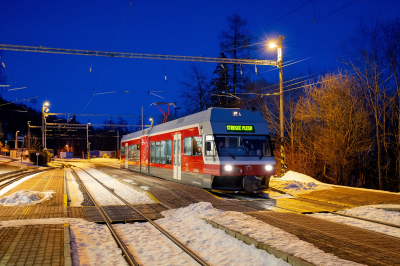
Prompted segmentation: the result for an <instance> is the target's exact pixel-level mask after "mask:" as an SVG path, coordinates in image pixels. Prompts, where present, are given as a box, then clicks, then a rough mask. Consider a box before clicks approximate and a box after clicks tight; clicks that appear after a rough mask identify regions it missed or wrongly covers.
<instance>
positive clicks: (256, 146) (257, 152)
mask: <svg viewBox="0 0 400 266" xmlns="http://www.w3.org/2000/svg"><path fill="white" fill-rule="evenodd" d="M215 144H216V145H217V150H218V155H219V156H221V157H229V156H230V157H232V158H234V157H236V156H245V157H260V158H261V157H264V156H265V157H269V156H272V152H271V148H270V142H269V138H268V136H252V135H246V136H240V135H230V136H218V135H216V136H215Z"/></svg>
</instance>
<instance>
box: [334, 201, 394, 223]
mask: <svg viewBox="0 0 400 266" xmlns="http://www.w3.org/2000/svg"><path fill="white" fill-rule="evenodd" d="M373 206H375V207H377V206H379V205H373ZM339 213H343V214H347V215H352V216H358V217H363V218H368V219H371V220H376V221H380V222H385V223H389V224H396V225H400V212H395V211H385V210H382V209H375V208H372V207H371V206H361V207H356V208H352V209H348V210H343V211H339Z"/></svg>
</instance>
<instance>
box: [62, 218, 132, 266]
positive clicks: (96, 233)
mask: <svg viewBox="0 0 400 266" xmlns="http://www.w3.org/2000/svg"><path fill="white" fill-rule="evenodd" d="M70 229H71V231H70V239H71V255H72V265H128V264H127V262H126V261H125V259H124V257H123V256H122V251H121V249H120V248H119V247H118V246H117V243H116V242H115V240H114V238H113V237H112V235H111V233H110V231H109V229H108V228H107V226H106V225H99V224H95V223H90V222H84V223H72V224H70Z"/></svg>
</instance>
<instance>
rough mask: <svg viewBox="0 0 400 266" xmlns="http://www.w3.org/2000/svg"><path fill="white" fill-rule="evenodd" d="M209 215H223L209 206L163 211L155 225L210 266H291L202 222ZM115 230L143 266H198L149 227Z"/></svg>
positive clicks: (138, 225)
mask: <svg viewBox="0 0 400 266" xmlns="http://www.w3.org/2000/svg"><path fill="white" fill-rule="evenodd" d="M210 211H211V212H216V213H219V212H221V211H219V210H216V209H214V208H213V207H212V205H211V204H210V203H205V202H202V203H197V204H192V205H190V206H188V207H186V208H181V209H175V210H168V211H164V212H162V214H163V215H164V216H165V218H163V219H159V220H157V221H156V222H157V223H158V224H159V225H160V226H162V227H163V228H164V229H166V230H167V231H169V232H170V233H171V234H172V235H174V236H175V237H176V238H178V239H179V241H180V242H181V243H184V244H185V245H186V246H187V247H189V248H190V249H191V250H193V251H194V252H195V253H196V254H198V255H199V256H200V257H201V258H203V259H204V260H206V261H207V262H208V263H209V264H210V265H277V266H278V265H288V264H287V263H286V262H284V261H283V260H282V259H277V258H276V257H275V256H273V255H270V254H269V253H267V252H266V251H264V250H260V249H257V248H256V247H254V245H251V246H249V245H247V244H245V243H244V242H242V241H240V240H237V239H236V238H233V237H231V236H230V235H228V234H226V233H225V232H224V231H223V230H220V229H216V228H214V227H213V226H212V225H210V224H208V223H207V222H206V221H204V220H203V219H201V217H200V216H201V214H202V213H203V212H210ZM115 228H116V230H117V231H118V232H120V233H121V235H122V236H123V237H124V242H126V243H127V245H128V246H129V249H131V250H132V251H133V252H134V253H135V256H137V257H138V259H139V261H140V262H141V263H142V264H144V265H197V264H196V263H195V262H194V261H193V260H189V259H188V257H187V256H186V255H184V254H181V255H179V253H182V251H179V249H178V248H177V247H175V246H174V245H173V244H172V243H171V242H170V240H168V239H167V238H166V237H165V236H163V235H161V234H160V233H159V232H157V230H155V229H154V228H153V227H152V226H151V225H150V224H149V223H143V224H141V223H135V224H133V225H131V224H118V225H115ZM154 243H156V244H154Z"/></svg>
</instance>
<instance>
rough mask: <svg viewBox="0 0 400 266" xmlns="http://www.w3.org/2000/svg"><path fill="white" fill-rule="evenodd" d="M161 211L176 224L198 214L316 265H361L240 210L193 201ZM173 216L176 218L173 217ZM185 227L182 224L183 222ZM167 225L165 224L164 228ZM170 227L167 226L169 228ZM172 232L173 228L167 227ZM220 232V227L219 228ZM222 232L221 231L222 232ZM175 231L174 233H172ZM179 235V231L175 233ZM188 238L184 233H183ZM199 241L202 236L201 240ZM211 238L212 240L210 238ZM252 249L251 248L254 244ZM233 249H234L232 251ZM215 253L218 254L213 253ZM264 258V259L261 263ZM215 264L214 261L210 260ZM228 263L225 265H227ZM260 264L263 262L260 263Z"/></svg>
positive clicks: (170, 224)
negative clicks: (183, 206)
mask: <svg viewBox="0 0 400 266" xmlns="http://www.w3.org/2000/svg"><path fill="white" fill-rule="evenodd" d="M162 214H163V215H164V216H165V217H166V219H171V220H172V219H175V223H176V224H178V221H183V222H184V223H185V224H186V223H187V224H188V225H190V222H189V221H186V220H185V217H186V216H189V215H190V214H191V215H192V216H193V215H194V216H197V215H198V216H200V217H203V218H207V219H209V220H212V221H214V222H216V223H218V224H221V225H223V226H225V227H227V228H229V229H231V230H234V231H236V232H240V233H242V234H244V235H247V236H250V237H252V238H254V239H256V240H258V241H261V242H263V243H266V244H268V245H271V246H273V247H275V248H277V249H278V250H281V251H283V252H287V253H290V254H293V255H295V256H297V257H300V258H302V259H304V260H306V261H309V262H311V263H314V264H316V265H360V264H358V263H355V262H352V261H347V260H343V259H340V258H338V257H336V256H334V255H332V254H330V253H325V252H324V251H322V250H320V249H318V248H317V247H315V246H314V245H312V244H310V243H308V242H305V241H302V240H300V239H299V238H297V237H296V236H295V235H292V234H289V233H287V232H285V231H284V230H281V229H279V228H276V227H273V226H271V225H269V224H266V223H264V222H262V221H260V220H257V219H255V218H253V217H251V216H248V215H245V214H243V213H239V212H224V211H219V210H216V209H213V208H212V206H211V204H210V203H204V202H202V203H198V204H192V205H190V206H188V207H186V208H182V209H177V210H168V211H164V212H162ZM173 217H175V218H173ZM163 220H164V219H161V220H159V221H161V223H162V224H163V225H164V224H165V222H162V221H163ZM164 226H169V227H173V224H172V223H169V224H167V225H164ZM182 226H184V225H182ZM167 228H168V227H167ZM198 228H199V230H204V229H202V228H201V227H194V229H192V230H193V231H195V230H197V229H198ZM168 229H169V228H168ZM169 230H171V231H173V229H169ZM221 231H222V230H221ZM222 232H223V231H222ZM173 233H174V232H173ZM196 233H197V234H201V232H196ZM181 234H182V236H181V237H182V238H183V237H185V234H184V232H182V233H181ZM178 236H179V234H178ZM186 238H187V236H186ZM201 240H202V239H201ZM193 241H194V243H197V244H198V242H197V239H196V238H194V239H193ZM210 241H211V240H210ZM248 247H249V246H248ZM213 248H215V250H216V252H217V251H218V252H223V251H224V249H225V248H227V247H225V246H224V247H223V248H222V250H220V249H219V247H217V246H215V247H211V249H213ZM253 248H254V247H253ZM235 252H236V251H235ZM235 252H234V253H233V254H224V256H226V258H229V256H232V257H233V256H234V255H235V254H240V253H235ZM243 254H248V253H247V252H243ZM215 256H218V255H215ZM264 261H265V260H263V262H264ZM212 264H214V263H212ZM215 265H217V263H215ZM226 265H228V264H226ZM242 265H253V264H251V263H243V264H242ZM261 265H262V264H261Z"/></svg>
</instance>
